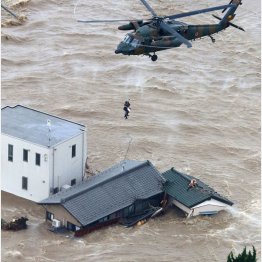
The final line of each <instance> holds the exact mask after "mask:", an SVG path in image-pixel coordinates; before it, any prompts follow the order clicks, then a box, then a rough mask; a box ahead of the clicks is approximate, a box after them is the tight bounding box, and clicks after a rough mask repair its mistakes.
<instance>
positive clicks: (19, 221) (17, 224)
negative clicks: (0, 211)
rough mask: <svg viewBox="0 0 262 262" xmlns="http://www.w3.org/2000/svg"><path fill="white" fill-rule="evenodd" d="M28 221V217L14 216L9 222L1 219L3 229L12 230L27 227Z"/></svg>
mask: <svg viewBox="0 0 262 262" xmlns="http://www.w3.org/2000/svg"><path fill="white" fill-rule="evenodd" d="M26 221H28V218H26V217H21V218H14V219H12V221H11V222H9V223H8V222H6V221H5V220H4V219H1V229H3V230H11V231H18V230H22V229H27V224H26Z"/></svg>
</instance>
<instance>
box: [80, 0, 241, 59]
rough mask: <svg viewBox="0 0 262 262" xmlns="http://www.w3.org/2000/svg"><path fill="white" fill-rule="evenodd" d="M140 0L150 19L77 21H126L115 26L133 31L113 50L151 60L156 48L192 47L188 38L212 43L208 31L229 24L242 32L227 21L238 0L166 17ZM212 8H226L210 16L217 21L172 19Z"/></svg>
mask: <svg viewBox="0 0 262 262" xmlns="http://www.w3.org/2000/svg"><path fill="white" fill-rule="evenodd" d="M140 1H141V3H142V4H143V5H144V6H145V7H146V9H147V10H148V11H149V12H150V13H151V15H152V17H151V18H149V19H146V20H143V19H137V20H127V19H118V20H77V21H78V22H82V23H101V22H103V23H110V22H125V21H128V22H129V23H128V24H124V25H121V26H119V27H118V29H119V30H124V31H128V30H133V32H130V33H128V34H127V35H126V36H125V38H124V39H123V40H122V41H121V42H120V43H119V44H118V46H117V49H116V50H115V53H116V54H123V55H146V56H148V57H150V58H151V60H152V61H156V60H157V58H158V56H157V55H156V52H158V51H163V50H167V49H170V48H175V47H179V46H181V45H182V44H184V45H186V46H187V47H188V48H190V47H192V44H191V42H190V40H195V39H197V38H202V37H204V36H209V37H210V38H211V40H212V42H213V43H215V39H214V38H213V36H212V34H215V33H218V32H220V31H222V30H224V29H226V28H227V27H229V26H232V27H234V28H237V29H239V30H242V31H245V30H244V29H243V28H242V27H240V26H237V25H235V24H233V23H232V22H231V20H233V19H234V17H235V15H236V14H235V11H236V10H237V8H238V6H239V5H241V4H242V0H231V1H230V3H229V4H228V5H221V6H215V7H211V8H205V9H200V10H196V11H191V12H184V13H180V14H175V15H168V16H158V15H157V13H156V12H155V11H154V10H153V8H152V7H151V6H150V5H149V4H148V2H147V1H146V0H140ZM216 10H222V13H224V12H225V11H227V12H226V13H225V15H224V16H223V17H222V18H220V17H218V16H216V15H213V17H215V18H216V19H218V20H219V23H217V24H205V25H189V24H186V23H183V22H181V21H177V20H176V19H179V18H183V17H188V16H193V15H197V14H202V13H207V12H212V11H216Z"/></svg>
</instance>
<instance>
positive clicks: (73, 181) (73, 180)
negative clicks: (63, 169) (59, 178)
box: [71, 178, 76, 186]
mask: <svg viewBox="0 0 262 262" xmlns="http://www.w3.org/2000/svg"><path fill="white" fill-rule="evenodd" d="M75 184H76V179H75V178H74V179H72V180H71V186H73V185H75Z"/></svg>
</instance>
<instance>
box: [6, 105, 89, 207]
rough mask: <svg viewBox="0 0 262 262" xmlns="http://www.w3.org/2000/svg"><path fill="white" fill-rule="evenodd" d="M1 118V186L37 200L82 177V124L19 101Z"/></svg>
mask: <svg viewBox="0 0 262 262" xmlns="http://www.w3.org/2000/svg"><path fill="white" fill-rule="evenodd" d="M1 118H2V122H1V143H2V144H1V190H3V191H5V192H8V193H11V194H14V195H17V196H19V197H23V198H26V199H29V200H32V201H35V202H39V201H41V200H43V199H45V198H47V197H49V196H50V195H51V194H54V193H56V192H58V191H59V190H60V189H61V188H63V187H64V186H66V187H69V186H71V185H74V184H77V183H79V182H81V181H82V178H83V175H84V171H85V169H84V167H85V161H86V155H87V152H86V151H87V147H86V130H85V126H84V125H81V124H78V123H75V122H72V121H68V120H66V119H62V118H60V117H56V116H53V115H50V114H47V113H44V112H40V111H37V110H34V109H32V108H28V107H24V106H21V105H17V106H14V107H9V106H7V107H4V108H2V109H1Z"/></svg>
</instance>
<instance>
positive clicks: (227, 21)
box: [216, 0, 242, 26]
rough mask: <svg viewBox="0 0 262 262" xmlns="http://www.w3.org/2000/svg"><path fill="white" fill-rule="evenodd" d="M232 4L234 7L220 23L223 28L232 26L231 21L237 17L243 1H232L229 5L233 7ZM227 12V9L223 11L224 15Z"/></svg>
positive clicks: (229, 9)
mask: <svg viewBox="0 0 262 262" xmlns="http://www.w3.org/2000/svg"><path fill="white" fill-rule="evenodd" d="M231 4H232V6H231V7H229V8H228V11H227V12H226V14H225V15H224V17H223V18H222V19H221V21H220V23H219V24H220V25H222V26H226V25H228V24H229V25H230V21H231V20H233V19H234V17H235V16H236V15H235V11H236V10H237V8H238V6H239V5H242V0H231V1H230V3H229V5H231ZM226 10H227V8H225V9H224V10H223V11H222V13H224V12H225V11H226ZM216 18H217V17H216ZM231 24H232V23H231Z"/></svg>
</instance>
